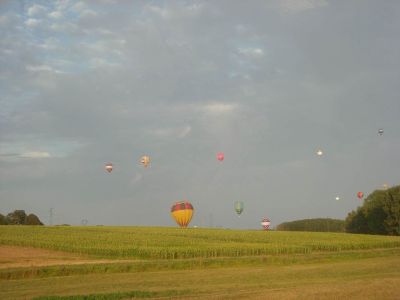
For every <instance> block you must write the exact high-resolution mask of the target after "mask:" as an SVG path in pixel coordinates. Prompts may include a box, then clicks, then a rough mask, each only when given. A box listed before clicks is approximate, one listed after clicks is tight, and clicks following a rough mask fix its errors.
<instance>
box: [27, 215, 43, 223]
mask: <svg viewBox="0 0 400 300" xmlns="http://www.w3.org/2000/svg"><path fill="white" fill-rule="evenodd" d="M25 225H43V223H42V222H40V220H39V218H38V217H37V216H36V215H34V214H29V215H28V216H27V217H26V222H25Z"/></svg>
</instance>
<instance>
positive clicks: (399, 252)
mask: <svg viewBox="0 0 400 300" xmlns="http://www.w3.org/2000/svg"><path fill="white" fill-rule="evenodd" d="M385 256H400V249H398V248H393V249H379V250H359V251H347V252H332V253H316V254H312V255H300V254H297V255H276V256H249V257H240V258H232V257H224V258H208V259H181V260H167V261H166V260H149V261H138V262H132V263H126V262H123V263H110V264H83V265H61V266H44V267H30V268H15V269H5V270H0V280H15V279H22V278H46V277H56V276H74V275H84V274H98V273H134V272H148V271H166V270H192V269H206V268H220V267H247V266H265V265H271V266H272V265H294V264H310V263H325V262H326V263H329V262H339V261H348V260H355V259H365V258H372V257H385Z"/></svg>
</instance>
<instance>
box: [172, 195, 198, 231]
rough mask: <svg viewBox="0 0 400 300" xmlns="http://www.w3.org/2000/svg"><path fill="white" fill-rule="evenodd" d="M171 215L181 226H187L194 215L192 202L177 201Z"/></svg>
mask: <svg viewBox="0 0 400 300" xmlns="http://www.w3.org/2000/svg"><path fill="white" fill-rule="evenodd" d="M171 216H172V218H174V220H175V222H176V223H177V224H178V225H179V226H181V227H182V228H185V227H187V226H188V224H189V223H190V221H191V220H192V216H193V206H192V204H190V202H188V201H181V202H175V204H174V205H172V207H171Z"/></svg>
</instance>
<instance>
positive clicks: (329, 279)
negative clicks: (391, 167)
mask: <svg viewBox="0 0 400 300" xmlns="http://www.w3.org/2000/svg"><path fill="white" fill-rule="evenodd" d="M1 244H4V245H21V246H33V247H41V248H45V249H54V250H63V251H67V252H72V253H78V254H84V255H85V257H87V255H89V256H91V257H95V258H98V257H101V258H110V259H127V258H128V259H129V261H121V262H112V263H105V264H96V263H94V264H84V265H62V266H60V265H57V266H41V267H21V268H10V269H2V270H0V298H1V299H32V298H35V299H131V298H150V299H178V298H179V299H187V298H190V299H349V298H351V299H396V297H398V295H399V294H400V269H399V268H398V266H399V265H400V237H389V236H372V235H354V234H344V233H316V232H312V233H311V232H275V231H270V232H263V231H251V230H223V229H200V228H197V229H184V230H182V229H179V228H157V227H33V226H32V227H29V226H0V245H1ZM266 295H268V297H266Z"/></svg>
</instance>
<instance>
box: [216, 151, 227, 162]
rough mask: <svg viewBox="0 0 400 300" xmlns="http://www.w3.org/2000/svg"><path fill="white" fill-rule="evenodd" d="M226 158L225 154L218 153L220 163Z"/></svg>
mask: <svg viewBox="0 0 400 300" xmlns="http://www.w3.org/2000/svg"><path fill="white" fill-rule="evenodd" d="M224 158H225V155H224V152H218V153H217V159H218V160H219V161H223V160H224Z"/></svg>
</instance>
